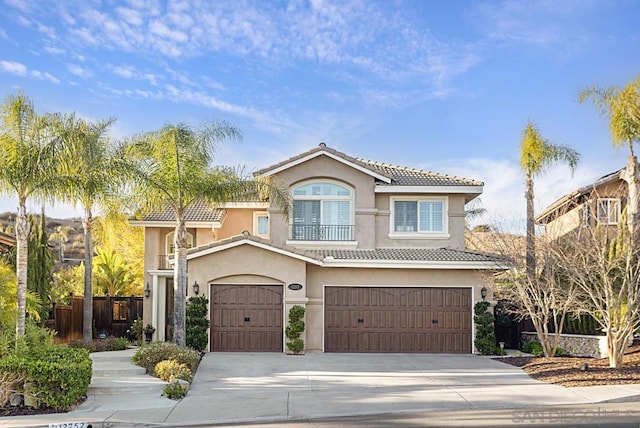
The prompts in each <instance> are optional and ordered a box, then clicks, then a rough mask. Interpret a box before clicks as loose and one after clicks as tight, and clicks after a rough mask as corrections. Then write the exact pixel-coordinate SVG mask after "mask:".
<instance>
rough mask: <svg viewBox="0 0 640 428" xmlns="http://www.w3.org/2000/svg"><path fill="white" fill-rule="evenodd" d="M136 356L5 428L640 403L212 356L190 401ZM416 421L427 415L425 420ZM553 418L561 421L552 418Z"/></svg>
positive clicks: (477, 363) (98, 370) (425, 375)
mask: <svg viewBox="0 0 640 428" xmlns="http://www.w3.org/2000/svg"><path fill="white" fill-rule="evenodd" d="M133 353H134V350H126V351H115V352H102V353H95V354H92V358H93V360H94V376H93V378H92V383H91V385H90V387H89V393H88V398H87V400H86V401H85V402H84V403H83V404H81V405H80V406H78V407H77V408H76V409H74V410H72V411H71V412H68V413H61V414H49V415H38V416H18V417H4V418H0V428H4V427H49V426H50V424H63V423H71V422H85V423H87V424H90V425H91V426H92V427H94V428H95V427H129V426H141V427H142V426H171V427H174V426H175V427H186V426H213V425H229V424H241V423H242V424H252V423H261V424H264V423H278V424H283V423H293V424H295V423H296V422H297V421H303V420H318V421H320V420H327V419H328V420H331V419H332V418H345V417H346V418H353V417H355V418H360V420H363V421H367V420H369V421H374V420H376V419H381V420H384V419H385V418H387V420H389V421H390V419H389V418H390V417H391V416H390V415H396V416H393V417H394V418H400V419H401V420H403V421H404V422H405V423H402V422H399V423H390V424H389V425H387V426H458V425H460V426H462V425H464V424H463V423H462V422H461V421H462V420H464V421H466V423H470V424H472V425H466V426H490V425H484V423H489V422H490V421H491V419H490V418H491V417H494V418H496V421H498V420H501V421H503V422H505V423H506V421H508V420H510V421H511V422H512V423H518V424H520V425H526V424H527V422H528V421H529V422H530V421H531V420H532V416H531V415H532V414H533V415H534V416H535V415H540V413H532V412H540V411H541V410H540V409H542V411H547V412H553V411H555V410H554V409H572V408H578V409H586V410H582V412H583V413H580V415H584V414H585V413H584V412H586V411H590V412H592V413H590V414H591V415H592V416H593V415H595V413H593V412H596V411H597V410H598V409H602V406H605V405H608V406H611V404H607V403H611V402H623V403H620V404H618V407H620V406H623V407H624V408H626V407H625V406H630V405H629V403H624V402H628V401H631V402H633V401H635V400H636V399H638V398H639V397H640V384H638V385H635V384H634V385H616V386H598V387H582V388H564V387H561V386H557V385H549V384H546V383H543V382H539V381H536V380H533V379H531V378H530V377H529V376H527V375H526V374H525V373H524V372H523V371H522V370H521V369H519V368H517V367H514V366H511V365H508V364H504V363H500V362H497V361H495V360H492V359H491V358H488V357H483V356H477V355H452V354H329V353H327V354H324V353H308V354H306V355H302V356H292V355H284V354H277V353H255V354H254V353H208V354H205V356H204V358H203V359H202V361H201V363H200V367H199V368H198V371H197V373H196V375H195V377H194V380H193V383H192V385H191V389H190V391H189V393H188V394H187V396H186V397H185V398H183V399H182V400H180V401H174V400H170V399H167V398H165V397H162V396H161V391H162V388H163V386H164V385H165V383H164V382H162V381H160V380H158V379H156V378H153V377H151V376H148V375H146V374H144V370H143V369H141V368H139V367H137V366H135V365H133V364H132V363H131V361H130V358H131V356H132V355H133ZM639 401H640V400H639ZM631 404H632V405H631V407H630V408H629V409H627V410H626V412H627V413H624V414H622V416H623V417H624V418H626V419H621V420H622V421H624V422H630V423H636V426H638V425H640V409H639V410H638V411H637V414H636V412H635V411H634V410H633V408H634V406H635V404H637V403H631ZM618 407H616V408H618ZM492 412H493V413H492ZM523 412H529V413H523ZM376 415H380V416H376ZM411 415H423V416H420V417H422V419H421V420H422V421H423V423H417V422H415V420H412V419H411V417H412V416H411ZM424 415H433V416H434V418H435V417H438V418H440V419H439V420H440V421H441V422H442V423H446V420H450V421H456V420H457V421H458V422H457V423H453V422H452V425H436V422H437V420H436V419H434V418H427V419H426V420H425V416H424ZM445 415H448V418H449V419H447V417H445ZM492 415H493V416H492ZM548 415H553V413H548ZM601 416H602V414H601ZM606 416H607V414H606V413H604V416H603V417H606ZM618 416H620V413H618ZM417 417H418V416H415V418H417ZM460 418H463V419H460ZM547 419H548V420H550V421H552V420H551V419H550V416H547ZM583 420H584V421H591V422H594V421H597V420H598V419H597V418H595V416H594V417H588V418H583ZM410 421H411V422H410ZM483 421H484V422H483ZM496 421H494V422H496ZM556 421H562V419H556ZM475 422H477V425H473V424H474V423H475ZM552 424H557V423H556V422H553V421H552ZM494 425H496V426H497V425H499V424H497V423H494ZM538 425H542V424H541V423H540V424H538ZM52 426H53V427H55V426H56V425H52ZM60 426H62V425H60ZM301 426H302V425H301ZM313 426H323V425H313ZM327 426H331V425H327ZM333 426H340V425H333ZM360 426H377V425H360ZM505 426H506V425H505ZM68 427H73V425H68ZM77 427H78V428H82V427H81V426H80V425H77ZM74 428H75V427H74Z"/></svg>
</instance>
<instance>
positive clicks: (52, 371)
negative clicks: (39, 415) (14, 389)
mask: <svg viewBox="0 0 640 428" xmlns="http://www.w3.org/2000/svg"><path fill="white" fill-rule="evenodd" d="M0 372H8V373H16V374H20V375H23V376H24V378H25V379H26V380H25V382H24V383H23V384H22V385H20V387H21V389H23V390H24V387H25V384H29V387H28V389H29V394H31V395H33V396H34V397H36V398H37V399H38V401H39V402H40V403H42V404H43V405H45V406H47V407H50V408H54V409H56V410H68V409H69V408H70V407H72V406H74V405H75V404H77V403H78V402H80V401H81V400H82V399H83V398H84V397H85V396H86V395H87V390H88V388H89V384H90V383H91V372H92V363H91V358H90V357H89V351H87V350H86V349H73V348H63V347H57V346H56V347H52V348H50V349H49V350H47V352H42V353H39V355H38V356H37V357H36V356H29V355H25V356H15V355H8V356H6V357H4V358H2V359H0Z"/></svg>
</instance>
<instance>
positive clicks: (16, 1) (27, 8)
mask: <svg viewBox="0 0 640 428" xmlns="http://www.w3.org/2000/svg"><path fill="white" fill-rule="evenodd" d="M4 2H5V4H6V5H7V6H11V7H14V8H16V9H18V10H20V11H22V12H25V13H27V12H31V10H32V7H31V3H30V2H28V1H25V0H5V1H4Z"/></svg>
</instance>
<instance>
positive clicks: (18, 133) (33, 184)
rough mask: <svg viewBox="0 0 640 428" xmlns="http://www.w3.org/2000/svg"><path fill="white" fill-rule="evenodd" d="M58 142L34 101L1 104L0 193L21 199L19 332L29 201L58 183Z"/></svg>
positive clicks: (19, 330)
mask: <svg viewBox="0 0 640 428" xmlns="http://www.w3.org/2000/svg"><path fill="white" fill-rule="evenodd" d="M55 155H56V141H55V139H53V138H52V137H51V135H50V132H49V130H48V127H47V126H46V121H45V120H43V117H42V116H40V115H38V114H37V113H36V111H35V108H34V106H33V102H32V101H31V100H30V99H29V98H27V97H26V96H25V95H23V94H21V93H17V94H11V95H9V96H7V98H6V100H5V102H4V104H2V105H1V106H0V192H3V193H12V194H13V195H15V196H16V197H17V199H18V213H17V215H16V244H17V245H16V252H17V259H16V273H17V283H18V295H17V312H18V314H17V321H16V335H17V336H23V335H24V332H25V330H24V329H25V305H26V298H27V258H28V252H29V251H28V249H27V243H28V240H29V222H28V219H27V200H28V199H29V198H30V197H35V198H37V199H40V200H45V199H49V198H50V197H51V194H52V193H51V192H52V190H53V189H55V187H56V185H57V184H58V178H57V175H56V174H55V170H56V168H55V167H56V156H55Z"/></svg>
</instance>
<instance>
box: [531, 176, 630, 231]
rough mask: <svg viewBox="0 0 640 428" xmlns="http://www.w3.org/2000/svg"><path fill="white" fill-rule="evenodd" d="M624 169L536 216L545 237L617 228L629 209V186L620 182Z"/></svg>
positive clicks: (572, 193)
mask: <svg viewBox="0 0 640 428" xmlns="http://www.w3.org/2000/svg"><path fill="white" fill-rule="evenodd" d="M623 171H624V169H620V170H618V171H616V172H613V173H611V174H607V175H605V176H604V177H601V178H599V179H597V180H596V181H595V182H594V183H592V184H589V185H587V186H584V187H581V188H579V189H577V190H575V191H573V192H571V193H569V194H567V195H564V196H563V197H561V198H560V199H558V200H557V201H555V202H554V203H552V204H551V205H549V206H548V207H547V208H545V209H544V211H542V212H541V213H540V214H538V215H537V216H536V223H537V224H541V225H544V226H545V234H546V236H548V237H550V238H552V239H553V238H557V237H560V236H563V235H566V234H567V233H570V232H574V231H579V229H580V228H581V227H583V226H595V225H608V226H616V225H617V224H618V222H619V221H620V216H621V214H622V212H623V210H624V208H625V207H626V201H627V183H626V182H625V181H624V180H622V178H620V175H621V174H622V172H623Z"/></svg>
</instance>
